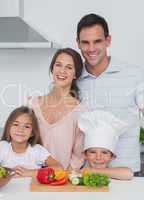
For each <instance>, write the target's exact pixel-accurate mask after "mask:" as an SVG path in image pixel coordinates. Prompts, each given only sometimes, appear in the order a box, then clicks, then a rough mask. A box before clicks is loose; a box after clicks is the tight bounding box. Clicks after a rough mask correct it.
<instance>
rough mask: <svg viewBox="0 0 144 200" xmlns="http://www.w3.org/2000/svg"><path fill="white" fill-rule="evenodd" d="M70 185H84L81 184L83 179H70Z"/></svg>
mask: <svg viewBox="0 0 144 200" xmlns="http://www.w3.org/2000/svg"><path fill="white" fill-rule="evenodd" d="M71 183H72V184H73V185H83V184H84V183H83V177H73V178H72V179H71Z"/></svg>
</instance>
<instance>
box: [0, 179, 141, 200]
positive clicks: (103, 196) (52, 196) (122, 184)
mask: <svg viewBox="0 0 144 200" xmlns="http://www.w3.org/2000/svg"><path fill="white" fill-rule="evenodd" d="M30 181H31V178H13V179H12V180H11V181H10V182H9V183H8V184H7V185H6V186H5V187H3V188H0V200H40V199H42V200H48V199H49V200H57V199H59V200H60V199H62V200H64V199H66V200H72V199H73V200H74V199H82V200H85V199H90V198H93V199H94V198H95V199H98V198H99V200H136V199H139V198H142V195H144V177H134V178H133V180H131V181H119V180H111V183H110V186H109V188H110V191H109V192H79V193H78V192H71V193H70V192H67V193H66V192H55V193H54V192H30V190H29V187H30Z"/></svg>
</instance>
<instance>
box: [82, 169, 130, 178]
mask: <svg viewBox="0 0 144 200" xmlns="http://www.w3.org/2000/svg"><path fill="white" fill-rule="evenodd" d="M83 170H88V171H91V172H96V173H103V174H106V175H108V176H109V177H110V178H113V179H118V180H131V179H132V178H133V172H132V170H131V169H130V168H128V167H112V168H105V169H93V168H84V169H83Z"/></svg>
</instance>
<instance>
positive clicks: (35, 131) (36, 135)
mask: <svg viewBox="0 0 144 200" xmlns="http://www.w3.org/2000/svg"><path fill="white" fill-rule="evenodd" d="M23 114H27V115H28V116H29V117H30V118H31V120H32V136H31V137H30V138H29V140H28V143H30V144H31V145H32V146H33V145H35V144H42V141H41V137H40V130H39V126H38V122H37V118H36V116H35V114H34V112H33V110H32V109H30V108H28V107H26V106H21V107H18V108H16V109H15V110H14V111H13V112H12V113H11V114H10V115H9V117H8V119H7V121H6V123H5V127H4V131H3V135H2V138H1V140H6V141H8V142H10V141H11V137H10V129H11V126H12V124H13V122H14V121H15V120H16V119H17V117H19V116H20V115H23Z"/></svg>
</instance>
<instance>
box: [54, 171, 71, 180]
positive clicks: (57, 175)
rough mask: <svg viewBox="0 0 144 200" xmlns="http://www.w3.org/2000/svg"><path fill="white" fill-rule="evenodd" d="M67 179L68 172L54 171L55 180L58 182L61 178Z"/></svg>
mask: <svg viewBox="0 0 144 200" xmlns="http://www.w3.org/2000/svg"><path fill="white" fill-rule="evenodd" d="M67 177H68V172H67V171H65V170H55V179H56V180H59V179H62V178H67Z"/></svg>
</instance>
